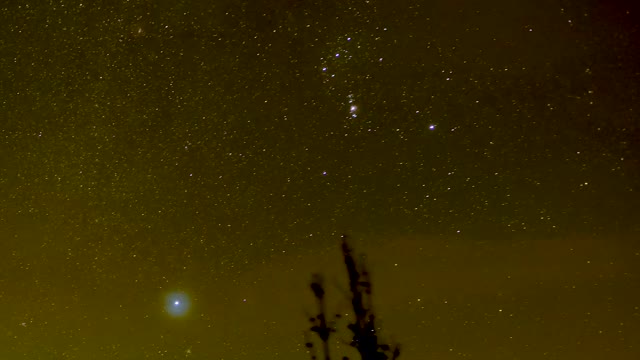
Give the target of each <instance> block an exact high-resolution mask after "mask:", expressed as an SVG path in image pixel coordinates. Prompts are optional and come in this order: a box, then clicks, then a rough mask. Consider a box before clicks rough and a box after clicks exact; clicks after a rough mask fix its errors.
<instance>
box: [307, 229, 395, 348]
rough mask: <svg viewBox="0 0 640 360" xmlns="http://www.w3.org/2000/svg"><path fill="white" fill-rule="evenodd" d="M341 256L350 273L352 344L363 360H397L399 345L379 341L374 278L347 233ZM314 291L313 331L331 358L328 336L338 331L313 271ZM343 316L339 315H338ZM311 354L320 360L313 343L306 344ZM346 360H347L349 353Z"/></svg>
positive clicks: (344, 237) (312, 285)
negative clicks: (372, 282)
mask: <svg viewBox="0 0 640 360" xmlns="http://www.w3.org/2000/svg"><path fill="white" fill-rule="evenodd" d="M342 255H343V258H344V264H345V265H346V267H347V273H348V275H349V291H350V293H351V307H352V308H353V313H354V314H355V319H353V320H354V321H353V322H352V323H350V324H349V325H348V326H347V328H348V329H349V330H350V331H351V333H352V334H353V337H352V339H351V342H350V343H349V345H350V346H352V347H354V348H355V349H356V350H358V352H359V353H360V356H361V358H362V360H388V359H392V360H395V359H397V358H398V357H399V356H400V348H399V347H398V346H397V345H394V346H390V345H388V344H380V343H379V342H378V341H379V339H378V335H377V334H376V327H375V315H374V314H373V312H372V310H371V308H372V303H371V281H370V278H369V272H368V271H367V270H366V268H365V266H364V264H358V263H357V262H356V260H355V258H354V255H353V249H352V248H351V247H350V246H349V243H348V239H347V236H346V235H342ZM311 290H312V291H313V294H314V296H315V298H316V300H317V303H318V309H319V313H318V315H317V316H316V317H312V318H311V319H310V322H311V323H312V326H311V328H310V330H311V331H312V332H314V333H316V334H317V335H318V337H319V338H320V340H321V342H322V348H323V352H324V359H325V360H331V356H330V353H329V338H330V336H331V333H333V332H335V331H336V330H335V329H334V328H333V327H332V326H331V325H330V324H329V323H328V322H327V317H326V315H325V314H326V306H325V297H324V295H325V291H324V287H323V281H322V277H321V276H320V275H318V274H314V275H313V278H312V281H311ZM336 317H338V318H339V317H340V315H336ZM306 346H307V348H308V349H309V351H310V353H311V359H313V360H317V355H316V351H315V347H314V345H313V342H311V341H308V342H307V343H306ZM342 359H343V360H348V358H347V357H346V356H344V357H342Z"/></svg>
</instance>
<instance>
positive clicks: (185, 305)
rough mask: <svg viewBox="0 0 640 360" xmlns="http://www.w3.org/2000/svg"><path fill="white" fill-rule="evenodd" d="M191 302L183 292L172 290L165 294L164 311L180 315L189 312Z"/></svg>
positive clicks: (175, 315) (176, 315) (172, 314)
mask: <svg viewBox="0 0 640 360" xmlns="http://www.w3.org/2000/svg"><path fill="white" fill-rule="evenodd" d="M190 305H191V302H190V300H189V296H187V294H185V293H183V292H172V293H169V294H167V295H166V300H165V307H164V308H165V311H166V312H167V313H168V314H169V315H171V316H174V317H181V316H184V315H186V314H187V313H188V312H189V307H190Z"/></svg>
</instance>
